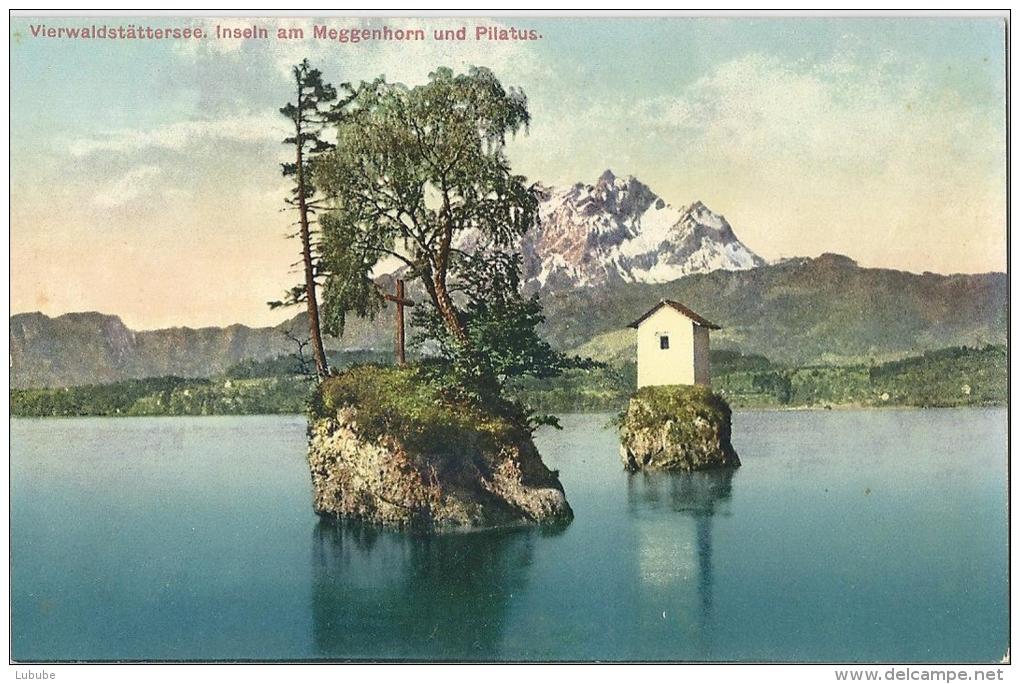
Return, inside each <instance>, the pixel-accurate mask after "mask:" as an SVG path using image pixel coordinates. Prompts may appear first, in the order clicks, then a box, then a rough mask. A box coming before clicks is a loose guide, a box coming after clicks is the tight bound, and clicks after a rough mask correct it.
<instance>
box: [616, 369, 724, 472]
mask: <svg viewBox="0 0 1020 684" xmlns="http://www.w3.org/2000/svg"><path fill="white" fill-rule="evenodd" d="M620 441H621V444H620V456H621V458H622V459H623V464H624V468H626V469H627V470H673V471H693V470H710V469H714V468H736V467H739V466H740V459H739V458H738V457H737V452H736V451H734V449H733V445H732V444H730V407H729V405H728V404H727V403H726V402H725V401H724V400H723V399H722V398H721V397H719V396H718V395H717V394H714V393H713V392H712V390H711V389H709V388H708V387H705V386H702V385H662V386H648V387H642V388H641V389H639V390H638V391H637V392H636V393H634V395H633V396H632V397H631V400H630V403H629V404H628V406H627V410H626V411H625V412H624V414H623V415H622V417H621V419H620Z"/></svg>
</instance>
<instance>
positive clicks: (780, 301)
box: [10, 171, 1008, 388]
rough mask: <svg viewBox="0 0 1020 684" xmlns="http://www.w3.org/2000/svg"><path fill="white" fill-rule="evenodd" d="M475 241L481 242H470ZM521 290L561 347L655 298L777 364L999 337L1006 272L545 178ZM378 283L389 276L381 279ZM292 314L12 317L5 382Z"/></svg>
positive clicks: (614, 340)
mask: <svg viewBox="0 0 1020 684" xmlns="http://www.w3.org/2000/svg"><path fill="white" fill-rule="evenodd" d="M476 246H477V245H476ZM520 248H521V252H522V254H523V257H524V259H523V267H524V268H523V270H524V272H523V277H524V281H523V287H524V289H525V290H526V291H529V292H537V293H538V294H539V296H540V298H541V299H542V302H543V305H544V307H545V314H546V322H545V323H544V324H543V326H542V333H543V335H544V336H545V337H546V338H547V339H548V340H549V341H550V342H551V343H552V344H553V345H554V346H555V347H557V348H560V349H563V350H568V351H573V352H576V353H581V354H584V355H589V356H592V357H595V358H600V359H603V360H608V361H624V360H632V359H633V358H634V357H633V331H631V330H629V329H627V327H626V326H627V324H628V323H630V322H631V321H632V320H634V319H635V318H637V317H638V316H640V315H641V314H642V313H644V311H645V310H647V309H648V308H649V307H650V306H652V305H653V304H654V303H655V302H657V301H658V300H659V299H661V298H663V297H668V298H671V299H676V300H679V301H681V302H683V303H685V304H686V305H688V306H690V307H691V308H692V309H694V310H695V311H697V312H699V313H700V314H702V315H704V316H705V317H707V318H708V319H710V320H712V321H713V322H715V323H718V324H720V325H721V326H723V328H722V330H719V331H717V332H714V333H713V336H712V346H713V348H714V349H733V350H738V351H741V352H743V353H755V354H762V355H765V356H767V357H768V358H770V359H772V360H774V361H779V362H785V363H794V364H806V363H829V362H831V363H842V362H847V361H862V360H867V359H875V360H886V359H890V358H897V357H901V356H907V355H911V354H916V353H919V352H922V351H925V350H928V349H936V348H940V347H947V346H954V345H981V344H988V343H994V344H1001V343H1004V342H1005V340H1006V330H1007V320H1008V319H1007V302H1008V279H1007V276H1006V274H1004V273H986V274H954V275H940V274H935V273H923V274H916V273H908V272H904V271H896V270H890V269H875V268H862V267H861V266H859V265H858V264H856V263H855V262H854V261H853V260H851V259H849V258H847V257H845V256H840V255H835V254H824V255H822V256H820V257H816V258H795V259H787V260H784V261H781V262H778V263H773V264H766V263H765V261H764V260H763V259H761V257H759V256H757V255H756V254H754V253H753V252H752V251H751V250H749V249H748V248H747V247H746V246H745V245H743V244H742V243H741V242H740V241H739V240H738V239H737V237H736V235H735V233H734V231H733V228H732V227H731V226H730V224H729V223H728V222H727V221H726V219H725V218H723V217H722V216H721V215H719V214H716V213H714V212H712V211H711V210H710V209H708V208H707V207H705V206H704V205H703V204H701V203H700V202H694V203H692V204H690V205H687V206H684V207H682V208H674V207H672V206H671V205H669V204H668V203H666V202H665V201H664V200H663V199H662V198H660V197H659V196H658V195H656V194H655V193H654V192H652V191H651V190H650V189H649V188H648V187H647V186H646V185H644V184H643V183H641V182H640V181H638V180H637V179H635V178H633V177H627V178H624V179H621V178H617V177H616V176H615V175H614V174H612V173H611V172H609V171H607V172H605V173H603V174H602V176H601V177H600V178H599V179H598V181H597V182H596V183H594V184H593V185H585V184H577V185H574V186H571V187H570V188H567V189H563V190H556V189H549V190H547V191H545V196H544V199H543V201H542V204H541V206H540V221H539V225H538V226H536V228H535V230H534V231H532V232H530V233H529V234H528V235H526V236H525V238H524V239H523V240H522V243H521V245H520ZM385 280H386V283H387V285H389V284H390V277H389V276H386V277H385ZM392 326H393V323H392V313H391V312H390V311H384V312H383V313H382V315H381V317H380V318H379V319H377V320H376V321H374V322H373V321H365V320H353V321H350V322H349V324H348V327H347V330H346V332H345V334H344V337H343V339H342V340H337V339H331V338H329V339H327V340H325V343H326V347H327V348H329V349H341V350H342V349H347V350H350V349H358V350H364V349H375V350H391V349H392V348H393V342H392V340H393V327H392ZM305 330H307V318H306V317H305V314H303V313H302V314H299V315H297V316H296V317H294V318H293V319H291V320H289V321H285V322H284V323H281V324H280V325H277V326H274V327H261V328H253V327H248V326H245V325H231V326H227V327H223V328H219V327H207V328H198V329H193V328H185V327H180V328H168V329H163V330H146V331H134V330H131V329H129V328H128V327H127V326H126V325H125V324H124V323H123V321H122V320H121V319H120V318H118V317H117V316H114V315H108V314H102V313H97V312H85V313H72V314H65V315H62V316H56V317H49V316H46V315H44V314H42V313H38V312H36V313H25V314H16V315H14V316H12V317H11V318H10V354H11V356H10V363H11V386H12V387H16V388H23V387H62V386H72V385H81V384H89V383H104V382H112V381H116V380H124V379H129V378H144V377H155V376H163V375H178V376H183V377H209V376H214V375H217V374H219V373H222V372H223V371H225V370H226V369H227V368H229V367H230V366H231V365H234V364H236V363H238V362H240V361H244V360H248V359H264V358H269V357H274V356H278V355H280V354H290V353H294V352H295V351H296V349H297V346H296V342H295V341H294V340H293V339H290V338H289V337H288V334H287V333H288V332H289V331H290V332H292V335H291V337H293V336H297V337H299V338H303V337H305V336H306V335H305V333H304V331H305Z"/></svg>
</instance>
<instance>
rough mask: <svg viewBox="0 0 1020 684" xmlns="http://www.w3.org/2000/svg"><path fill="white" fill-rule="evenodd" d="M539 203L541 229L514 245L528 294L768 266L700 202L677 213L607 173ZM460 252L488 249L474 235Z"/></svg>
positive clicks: (633, 182) (634, 183)
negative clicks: (589, 182)
mask: <svg viewBox="0 0 1020 684" xmlns="http://www.w3.org/2000/svg"><path fill="white" fill-rule="evenodd" d="M541 197H542V199H541V202H540V204H539V210H538V221H537V223H536V225H535V227H534V228H533V229H532V230H530V231H528V232H527V233H526V234H525V235H524V237H523V238H522V239H521V241H520V244H518V245H517V249H518V250H519V251H520V253H521V257H522V274H521V275H522V281H521V289H522V290H523V291H524V292H526V293H529V294H530V293H532V292H541V293H544V292H557V291H562V290H567V289H572V288H578V287H604V286H607V285H615V284H618V283H664V282H669V281H671V280H676V279H677V278H681V277H683V276H686V275H690V274H693V273H707V272H709V271H715V270H718V269H722V270H728V271H736V270H743V269H748V268H754V267H756V266H761V265H763V264H764V263H765V260H764V259H762V258H761V257H759V256H758V255H757V254H755V253H754V252H752V251H751V250H750V249H748V248H747V247H746V246H745V245H744V244H743V243H742V242H740V240H738V239H737V236H736V235H735V234H734V232H733V228H732V227H731V226H730V224H729V223H728V222H727V221H726V219H725V218H724V217H723V216H721V215H720V214H717V213H715V212H713V211H712V210H711V209H709V208H708V207H706V206H705V205H704V204H702V203H701V202H700V201H696V202H693V203H692V204H690V205H687V206H684V207H679V208H678V207H674V206H673V205H671V204H669V203H667V202H666V201H665V200H664V199H663V198H661V197H659V195H657V194H655V193H654V192H653V191H652V190H651V188H649V187H648V186H647V185H645V184H644V183H642V182H641V181H639V180H638V179H637V178H635V177H634V176H627V177H626V178H619V177H617V176H616V175H615V174H614V173H613V172H612V171H611V170H606V171H605V172H603V173H602V175H601V176H599V178H598V180H596V181H595V183H594V184H586V183H576V184H575V185H572V186H570V187H568V188H560V189H557V188H543V189H542V190H541ZM458 246H459V247H460V248H461V249H465V250H478V249H480V248H485V245H484V242H483V241H482V240H481V239H480V238H479V236H478V235H476V234H472V233H471V232H468V233H466V234H464V235H462V236H461V237H460V243H459V245H458Z"/></svg>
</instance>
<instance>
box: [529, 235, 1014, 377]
mask: <svg viewBox="0 0 1020 684" xmlns="http://www.w3.org/2000/svg"><path fill="white" fill-rule="evenodd" d="M1008 292H1009V287H1008V280H1007V277H1006V274H1004V273H987V274H975V275H939V274H936V273H923V274H916V273H907V272H904V271H895V270H889V269H877V268H861V267H860V266H858V265H857V264H856V263H855V262H854V261H853V260H851V259H849V258H847V257H845V256H839V255H836V254H824V255H822V256H820V257H818V258H814V259H808V258H798V259H790V260H787V261H784V262H781V263H777V264H772V265H768V266H762V267H759V268H754V269H749V270H743V271H721V270H720V271H713V272H711V273H701V274H694V275H689V276H687V277H685V278H681V279H679V280H675V281H673V282H670V283H663V284H644V283H626V284H621V285H616V286H612V285H610V286H606V287H602V288H586V289H575V290H569V291H565V292H559V293H554V294H551V295H549V296H547V297H545V298H544V303H545V312H546V318H547V322H546V325H545V329H544V334H545V335H546V337H547V339H549V340H550V342H551V343H552V344H554V345H555V346H557V347H559V348H561V349H576V350H577V351H579V352H581V353H585V354H589V355H592V356H595V357H598V358H602V359H604V360H614V359H633V358H634V351H633V345H634V337H633V332H632V331H630V330H628V329H627V328H626V326H627V325H628V324H629V323H630V322H631V321H633V320H634V319H636V318H637V317H638V316H640V315H641V314H642V313H644V312H645V311H646V310H647V309H649V308H650V307H651V306H652V305H653V304H655V302H657V301H658V300H659V299H660V298H663V297H666V298H669V299H675V300H678V301H680V302H683V303H684V304H686V305H687V306H689V307H691V308H692V309H694V310H695V311H697V312H698V313H699V314H701V315H703V316H705V317H706V318H708V319H709V320H711V321H713V322H714V323H718V324H719V325H721V326H723V329H722V330H720V331H718V332H713V333H712V347H713V348H714V349H734V350H738V351H741V352H743V353H745V354H763V355H765V356H767V357H768V358H770V359H772V360H774V361H779V362H782V363H795V364H807V363H827V362H835V363H844V362H852V361H863V360H869V359H872V358H873V359H876V360H887V359H892V358H900V357H903V356H909V355H916V354H920V353H923V352H924V351H926V350H930V349H938V348H941V347H950V346H958V345H977V346H981V345H985V344H1005V342H1006V330H1007V327H1008V319H1007V311H1006V306H1007V297H1008ZM581 312H583V313H581Z"/></svg>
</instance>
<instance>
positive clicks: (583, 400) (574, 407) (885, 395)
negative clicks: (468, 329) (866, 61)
mask: <svg viewBox="0 0 1020 684" xmlns="http://www.w3.org/2000/svg"><path fill="white" fill-rule="evenodd" d="M333 354H334V355H333V356H332V357H331V365H333V366H335V367H341V366H345V365H349V364H360V363H364V362H366V361H368V362H371V361H381V362H384V363H385V362H391V361H392V359H391V355H389V354H383V353H380V352H343V353H341V354H337V353H336V352H334V353H333ZM293 361H294V360H293V357H287V356H281V357H278V358H277V359H273V360H268V361H264V362H246V363H242V364H237V365H236V366H234V367H232V368H231V369H230V370H229V371H228V372H227V376H226V377H224V378H220V379H217V380H194V379H190V380H189V379H184V378H176V377H166V378H150V379H147V380H128V381H124V382H116V383H112V384H106V385H88V386H82V387H71V388H58V389H27V390H11V392H10V397H11V415H13V416H84V415H97V416H118V415H119V416H125V415H207V414H213V413H235V414H240V413H300V412H301V411H302V410H303V408H304V406H305V402H306V400H307V399H308V397H309V387H310V386H309V384H308V382H307V381H305V380H303V379H302V378H300V377H294V376H293V375H291V374H289V371H288V368H289V366H290V364H292V363H293ZM368 368H372V367H368ZM355 370H357V369H356V368H355ZM447 370H448V369H446V367H445V365H444V364H438V365H428V364H425V365H420V366H416V367H409V368H405V369H398V368H393V369H377V370H375V371H372V370H367V371H358V372H359V373H363V374H365V375H358V374H357V373H353V374H349V375H347V376H346V377H347V378H348V380H347V383H348V384H349V383H352V382H354V380H353V378H359V377H360V378H363V379H365V380H366V381H367V380H368V379H370V377H374V376H370V375H368V374H370V373H373V372H374V373H378V374H380V377H382V378H384V379H385V378H389V377H390V376H389V375H386V374H387V373H389V372H391V371H392V372H393V373H396V374H397V375H396V376H395V377H398V378H405V379H407V378H410V377H413V378H416V379H417V380H416V381H418V380H420V381H421V382H423V383H424V385H425V387H424V388H423V389H422V390H421V391H422V392H425V393H426V394H427V395H429V396H433V395H435V396H442V397H443V398H444V401H446V402H447V403H448V404H449V405H457V406H460V405H471V404H472V402H474V404H476V405H477V404H478V400H477V397H475V398H473V397H472V396H471V394H470V393H468V392H465V391H464V390H463V388H462V387H460V386H459V385H458V384H457V382H456V381H455V380H454V379H452V378H451V377H450V376H449V375H447V374H446V373H447ZM409 373H410V374H411V375H408V374H409ZM712 373H713V375H712V387H713V389H714V391H715V392H716V393H718V394H719V395H720V396H722V397H724V398H725V399H726V401H727V402H728V403H729V404H730V405H731V406H734V407H738V408H756V407H757V408H768V407H783V406H790V407H800V406H919V407H928V406H930V407H934V406H1002V405H1005V404H1006V400H1007V398H1008V394H1007V392H1008V374H1007V350H1006V347H1003V346H990V345H989V346H985V347H981V348H979V349H972V348H966V347H954V348H950V349H944V350H938V351H934V352H929V353H926V354H924V355H922V356H917V357H911V358H907V359H902V360H899V361H892V362H889V363H884V364H880V365H875V366H871V367H868V366H865V365H855V366H805V367H801V368H798V367H784V366H778V365H775V364H771V363H769V362H768V360H767V359H764V357H758V358H757V359H754V361H753V364H752V365H751V366H750V367H748V362H747V360H746V357H743V358H741V357H732V356H726V355H724V356H722V357H716V356H715V355H713V364H712ZM228 380H229V381H230V384H229V386H228V385H227V381H228ZM636 385H637V373H636V368H635V365H634V363H633V362H630V363H628V364H623V365H620V366H615V365H614V366H601V367H596V368H587V369H572V370H568V371H566V372H564V373H563V374H562V375H560V376H558V377H555V378H544V379H538V378H534V377H519V378H514V379H513V380H512V381H511V382H510V383H508V386H507V388H506V392H505V394H506V397H507V398H506V399H501V400H500V402H499V403H497V404H495V405H494V408H490V409H488V411H489V413H491V412H492V411H493V410H498V412H500V413H501V414H503V415H505V416H508V417H507V418H506V420H507V421H509V422H516V423H521V424H529V425H530V426H532V427H534V426H535V425H537V424H541V423H542V418H543V417H542V416H540V415H534V414H531V413H529V412H528V411H527V410H525V409H523V408H522V406H528V407H530V409H531V410H534V411H542V412H551V413H558V412H572V411H616V410H619V409H620V408H621V407H623V406H625V405H626V403H627V399H628V398H629V397H630V395H631V393H632V392H633V390H634V387H635V386H636ZM384 386H385V383H384ZM388 386H390V387H394V386H395V385H394V384H393V383H390V384H389V385H388ZM412 389H413V388H412ZM430 393H431V394H430ZM437 393H438V394H437Z"/></svg>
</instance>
